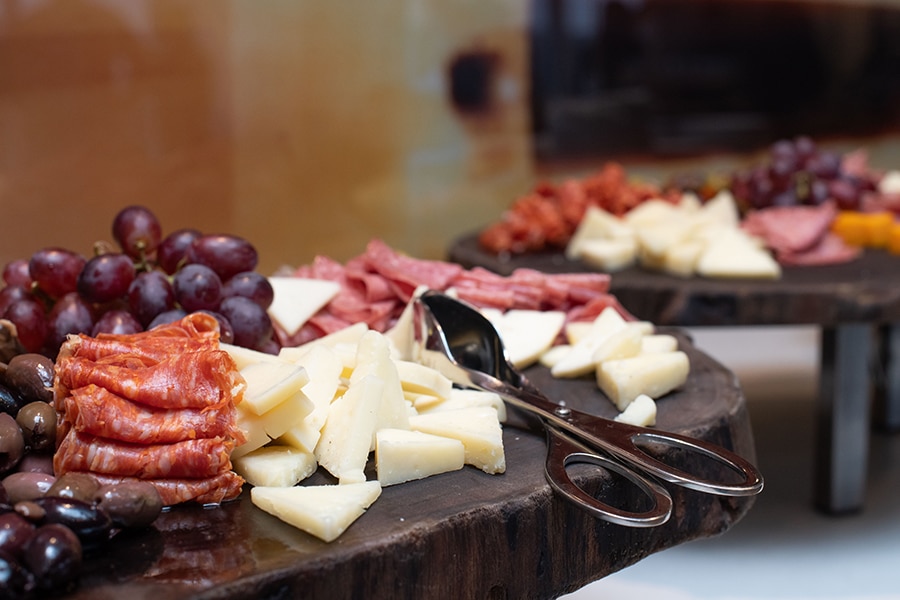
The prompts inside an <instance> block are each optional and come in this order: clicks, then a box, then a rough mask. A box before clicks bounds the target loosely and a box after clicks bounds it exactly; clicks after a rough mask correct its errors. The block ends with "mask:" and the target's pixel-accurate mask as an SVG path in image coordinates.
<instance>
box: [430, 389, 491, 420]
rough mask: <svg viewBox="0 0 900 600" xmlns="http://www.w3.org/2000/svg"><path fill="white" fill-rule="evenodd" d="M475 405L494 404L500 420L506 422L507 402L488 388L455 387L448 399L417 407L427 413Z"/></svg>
mask: <svg viewBox="0 0 900 600" xmlns="http://www.w3.org/2000/svg"><path fill="white" fill-rule="evenodd" d="M473 406H492V407H494V408H495V409H496V410H497V418H498V419H499V420H500V422H501V423H505V422H506V403H504V402H503V398H501V397H500V395H499V394H497V393H495V392H488V391H486V390H471V389H460V388H453V390H452V391H451V392H450V397H449V398H447V399H446V400H442V401H440V402H436V403H429V404H427V405H425V406H422V407H419V406H418V405H417V406H416V408H417V409H418V410H419V413H421V414H425V413H427V412H431V411H438V410H456V409H459V408H471V407H473Z"/></svg>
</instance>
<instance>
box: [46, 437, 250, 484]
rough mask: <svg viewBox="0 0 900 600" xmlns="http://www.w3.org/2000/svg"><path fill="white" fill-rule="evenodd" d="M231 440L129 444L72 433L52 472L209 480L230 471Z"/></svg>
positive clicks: (64, 439)
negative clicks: (84, 472) (85, 472)
mask: <svg viewBox="0 0 900 600" xmlns="http://www.w3.org/2000/svg"><path fill="white" fill-rule="evenodd" d="M233 448H234V442H233V441H232V440H227V439H222V438H202V439H197V440H186V441H183V442H174V443H172V444H130V443H128V442H119V441H116V440H110V439H107V438H101V437H97V436H93V435H90V434H87V433H78V432H77V431H70V432H69V434H68V435H66V437H65V438H63V440H62V443H61V444H60V445H59V447H58V448H57V449H56V454H54V455H53V470H54V472H55V473H58V474H62V473H67V472H69V471H89V472H91V473H100V474H105V475H121V476H125V477H137V478H140V479H168V478H176V479H178V478H208V477H213V476H215V475H218V474H219V473H221V472H223V471H228V470H230V469H231V451H232V449H233Z"/></svg>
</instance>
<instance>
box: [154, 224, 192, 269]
mask: <svg viewBox="0 0 900 600" xmlns="http://www.w3.org/2000/svg"><path fill="white" fill-rule="evenodd" d="M201 235H203V234H202V233H200V232H199V231H197V230H196V229H179V230H177V231H173V232H172V233H170V234H169V235H167V236H166V237H165V239H163V241H162V242H161V243H160V244H159V246H158V247H157V248H156V264H157V265H159V268H160V269H162V270H163V271H165V272H166V273H168V274H169V275H172V274H173V273H175V271H177V270H178V268H179V267H180V266H181V264H180V263H181V262H182V261H183V260H185V255H186V254H187V250H188V247H190V245H191V243H192V242H193V241H194V240H196V239H197V238H199V237H200V236H201Z"/></svg>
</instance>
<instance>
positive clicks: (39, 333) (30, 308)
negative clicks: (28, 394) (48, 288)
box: [3, 298, 48, 352]
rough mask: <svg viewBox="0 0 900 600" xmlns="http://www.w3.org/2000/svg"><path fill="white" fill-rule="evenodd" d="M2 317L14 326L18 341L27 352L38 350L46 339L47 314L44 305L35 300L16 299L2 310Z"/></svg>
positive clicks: (42, 346) (41, 348)
mask: <svg viewBox="0 0 900 600" xmlns="http://www.w3.org/2000/svg"><path fill="white" fill-rule="evenodd" d="M3 318H4V319H8V320H9V321H12V322H13V324H15V326H16V332H17V335H18V338H19V341H20V342H21V343H22V345H23V346H24V347H25V349H26V350H28V351H29V352H40V351H41V350H43V348H44V341H45V340H46V339H47V331H48V324H47V316H46V314H45V312H44V307H43V305H42V304H40V303H39V302H38V301H36V300H31V299H28V298H25V299H23V300H17V301H15V302H13V303H12V304H10V305H9V307H7V309H6V310H5V311H4V312H3Z"/></svg>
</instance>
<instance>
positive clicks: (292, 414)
mask: <svg viewBox="0 0 900 600" xmlns="http://www.w3.org/2000/svg"><path fill="white" fill-rule="evenodd" d="M311 406H312V402H310V401H309V398H307V397H306V394H304V393H303V391H302V390H301V391H299V392H297V393H296V394H294V395H293V396H289V397H288V398H286V399H285V400H283V401H282V402H281V403H280V404H278V405H277V406H276V407H275V408H273V409H271V410H269V411H268V412H266V413H265V414H262V415H257V414H255V413H254V412H253V411H252V410H250V408H249V406H245V403H244V402H241V403H240V404H238V405H237V407H236V408H237V427H238V428H239V429H240V430H241V431H243V432H244V436H245V437H246V438H247V441H246V442H244V443H243V444H241V445H240V446H238V447H237V448H235V449H234V450H233V451H232V453H231V457H232V459H234V458H237V457H239V456H243V455H244V454H247V453H249V452H253V451H254V450H256V449H257V448H261V447H263V446H265V445H266V444H268V443H269V442H270V441H272V440H273V439H275V438H278V437H281V436H282V435H284V433H285V432H286V431H288V430H289V429H290V428H291V427H293V426H294V425H296V424H297V423H302V422H303V419H305V418H306V415H308V414H309V411H310V407H311Z"/></svg>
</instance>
